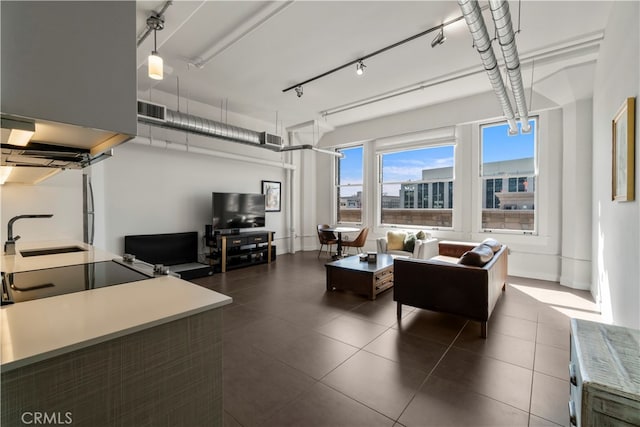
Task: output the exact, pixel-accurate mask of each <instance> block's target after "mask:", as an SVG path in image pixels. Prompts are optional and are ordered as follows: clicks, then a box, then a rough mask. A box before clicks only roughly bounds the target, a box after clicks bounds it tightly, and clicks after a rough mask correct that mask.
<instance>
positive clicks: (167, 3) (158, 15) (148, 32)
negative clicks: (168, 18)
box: [136, 1, 173, 47]
mask: <svg viewBox="0 0 640 427" xmlns="http://www.w3.org/2000/svg"><path fill="white" fill-rule="evenodd" d="M172 4H173V2H172V1H167V2H166V3H165V4H164V5H163V6H162V9H160V11H159V12H155V11H153V12H152V13H151V15H150V16H156V17H160V18H161V17H162V16H163V15H164V13H165V12H166V11H167V9H168V8H169V6H171V5H172ZM152 31H153V27H152V26H150V25H149V24H147V27H146V30H145V31H144V32H143V33H142V34H141V35H140V37H138V41H137V42H136V46H137V47H140V45H141V44H142V42H143V41H144V40H145V39H146V38H147V37H149V34H151V32H152Z"/></svg>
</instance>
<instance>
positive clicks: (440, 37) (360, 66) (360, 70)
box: [282, 5, 489, 97]
mask: <svg viewBox="0 0 640 427" xmlns="http://www.w3.org/2000/svg"><path fill="white" fill-rule="evenodd" d="M488 8H489V6H488V5H487V6H484V7H483V8H482V9H488ZM463 19H464V16H463V15H460V16H457V17H455V18H451V19H449V20H447V21H443V22H441V23H440V24H438V25H436V26H435V27H431V28H429V29H427V30H424V31H422V32H420V33H418V34H414V35H412V36H410V37H407V38H405V39H403V40H400V41H398V42H395V43H392V44H390V45H388V46H385V47H382V48H380V49H378V50H376V51H373V52H371V53H368V54H366V55H361V56H360V59H357V60H353V59H352V60H350V61H349V62H346V63H344V64H342V65H339V66H337V67H334V68H332V69H330V70H329V71H325V72H324V73H322V74H318V75H317V76H315V77H311V78H308V79H307V80H304V81H301V82H299V83H295V84H293V85H291V86H289V87H287V88H285V89H282V92H288V91H290V90H293V89H295V90H296V93H297V94H298V97H300V96H302V85H305V84H307V83H311V82H313V81H315V80H318V79H321V78H323V77H326V76H328V75H330V74H333V73H335V72H337V71H340V70H342V69H344V68H347V67H353V64H354V63H355V64H356V74H358V75H359V76H360V75H362V74H364V69H365V67H366V66H365V65H364V61H366V60H367V59H369V58H372V57H374V56H377V55H380V54H382V53H384V52H387V51H389V50H391V49H394V48H396V47H399V46H402V45H403V44H405V43H409V42H411V41H413V40H415V39H417V38H419V37H424V36H426V35H428V34H432V33H434V32H436V31H438V34H437V35H436V37H435V38H434V39H433V41H432V42H431V47H436V46H437V45H439V44H442V43H444V41H445V40H446V39H447V38H446V37H445V35H444V27H446V26H447V25H451V24H454V23H456V22H458V21H461V20H463ZM298 88H299V90H298Z"/></svg>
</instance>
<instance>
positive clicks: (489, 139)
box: [480, 119, 537, 231]
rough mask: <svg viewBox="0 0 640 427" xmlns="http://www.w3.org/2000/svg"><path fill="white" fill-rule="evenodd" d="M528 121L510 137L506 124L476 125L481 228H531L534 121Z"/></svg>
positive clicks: (533, 190)
mask: <svg viewBox="0 0 640 427" xmlns="http://www.w3.org/2000/svg"><path fill="white" fill-rule="evenodd" d="M529 123H530V124H531V132H530V133H527V134H524V133H522V132H519V134H518V135H514V136H510V135H509V134H508V128H509V127H508V125H507V124H506V123H501V124H497V125H495V124H494V125H484V126H481V128H480V129H481V138H482V142H481V145H482V150H481V152H482V156H481V160H480V161H481V165H480V168H481V180H482V228H483V229H493V230H495V229H497V230H527V231H533V230H534V229H535V201H536V194H535V192H536V176H537V167H536V156H535V153H536V132H537V120H536V119H531V120H530V121H529ZM518 127H519V128H520V124H518Z"/></svg>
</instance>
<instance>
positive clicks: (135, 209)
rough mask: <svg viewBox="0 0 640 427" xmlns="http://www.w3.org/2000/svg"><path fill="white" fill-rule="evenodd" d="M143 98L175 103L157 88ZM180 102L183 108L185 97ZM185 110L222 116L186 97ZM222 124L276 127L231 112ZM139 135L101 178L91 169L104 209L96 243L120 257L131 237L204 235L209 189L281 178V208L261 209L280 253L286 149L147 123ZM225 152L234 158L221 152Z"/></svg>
mask: <svg viewBox="0 0 640 427" xmlns="http://www.w3.org/2000/svg"><path fill="white" fill-rule="evenodd" d="M145 95H146V96H145ZM149 95H150V94H148V93H146V94H139V98H141V99H146V100H149V99H151V101H152V102H156V103H161V104H164V105H166V106H167V107H168V108H171V109H177V108H178V106H177V105H172V104H173V103H174V102H175V97H171V96H168V95H167V94H165V93H162V92H159V91H154V92H153V93H152V94H151V95H152V96H149ZM181 107H182V111H183V112H186V110H185V101H184V99H183V100H182V103H181ZM188 112H189V114H193V115H199V116H202V117H206V118H210V119H212V120H218V121H220V117H221V116H220V110H219V109H217V108H214V107H210V106H207V105H205V104H201V103H198V102H194V101H190V102H189V104H188ZM225 119H226V115H225ZM228 123H229V124H232V125H235V126H242V127H246V128H247V129H251V130H255V131H264V130H267V131H269V132H273V129H271V127H274V126H275V125H272V124H268V123H263V122H259V121H257V120H252V119H250V118H247V117H243V116H239V115H235V114H229V115H228ZM138 135H139V136H138V137H137V138H136V139H135V140H134V141H132V142H129V143H126V144H123V145H120V146H118V147H117V148H116V149H115V154H114V156H113V157H112V158H111V159H109V160H107V161H105V162H102V164H101V165H100V166H101V167H102V168H103V173H102V176H100V175H97V174H94V180H93V181H94V186H95V190H96V199H97V200H99V201H101V202H97V204H98V203H100V204H101V206H102V209H103V211H102V215H103V217H102V218H101V219H99V220H98V224H99V226H98V229H102V228H103V229H104V234H103V236H99V235H97V236H96V241H95V244H96V246H99V247H103V248H105V249H106V250H108V251H111V252H114V253H118V254H120V253H123V251H124V236H125V235H129V234H156V233H174V232H185V231H197V232H198V233H199V234H200V236H202V235H203V234H204V228H205V224H209V223H211V193H212V192H244V193H261V191H262V186H261V181H262V180H269V181H280V182H281V183H282V211H281V212H267V213H266V226H265V229H266V230H270V231H275V233H276V234H275V241H276V245H278V253H283V252H285V251H286V248H287V246H288V242H287V240H286V238H287V237H288V235H289V233H288V227H287V215H286V214H287V212H288V211H289V202H288V197H287V194H288V193H287V192H288V182H287V181H286V179H287V174H286V169H285V167H283V164H284V163H286V159H285V157H284V156H285V155H284V154H281V153H275V152H272V151H269V150H266V149H262V148H257V147H253V146H249V145H244V144H240V143H236V142H230V141H224V140H219V139H216V138H209V137H204V136H199V135H194V134H187V133H185V132H181V131H175V130H171V129H163V128H158V127H152V126H147V125H139V126H138ZM171 148H177V149H178V150H174V149H171ZM190 149H191V150H193V151H194V152H191V151H189V150H190ZM200 149H204V150H206V151H207V152H208V153H210V154H212V155H207V154H203V153H202V152H201V151H200ZM196 151H197V152H196ZM225 154H228V155H229V156H231V157H232V158H228V157H220V156H224V155H225ZM243 159H246V160H243ZM96 175H97V176H96ZM280 243H282V244H280ZM204 252H205V248H204V247H203V246H202V245H201V253H204Z"/></svg>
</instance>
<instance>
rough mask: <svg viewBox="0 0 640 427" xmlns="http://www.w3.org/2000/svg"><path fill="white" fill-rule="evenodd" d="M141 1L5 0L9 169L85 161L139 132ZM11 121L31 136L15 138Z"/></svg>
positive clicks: (0, 103)
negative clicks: (138, 30) (137, 39)
mask: <svg viewBox="0 0 640 427" xmlns="http://www.w3.org/2000/svg"><path fill="white" fill-rule="evenodd" d="M135 7H136V3H135V2H134V1H118V2H110V1H91V2H83V1H69V2H59V1H56V2H50V1H29V2H22V1H7V2H2V14H1V16H0V20H1V25H0V32H1V37H0V44H1V49H0V52H1V54H0V56H1V58H0V59H1V62H2V73H1V75H0V77H1V78H0V83H1V90H0V92H1V93H2V98H0V113H1V116H2V126H1V127H2V139H1V141H0V143H1V157H0V165H1V166H2V167H3V169H8V168H7V167H14V171H18V170H19V171H20V172H24V171H23V170H22V168H37V169H34V172H37V171H38V170H39V171H41V172H40V173H41V174H51V173H52V172H51V170H52V169H62V170H64V169H82V168H84V167H86V166H88V165H90V164H92V163H95V162H96V161H98V160H101V159H103V158H105V157H108V156H109V155H110V152H111V149H112V148H113V147H115V146H117V145H119V144H121V143H123V142H125V141H127V140H129V139H131V138H132V137H133V136H134V135H135V134H136V130H137V120H136V115H135V101H136V87H137V80H136V46H135V43H131V40H134V39H135V35H136V22H135ZM96 17H98V18H96ZM114 22H115V23H117V24H118V25H117V31H114V27H113V23H114ZM79 35H81V36H79ZM33 40H38V42H37V43H34V42H33ZM12 129H19V130H20V131H22V132H21V133H22V134H23V136H24V134H30V133H32V134H31V135H30V138H29V142H28V143H27V141H26V139H25V140H22V141H21V140H20V139H15V138H11V141H10V140H9V134H10V133H11V130H12ZM26 136H28V135H26ZM11 175H13V172H12V173H11ZM16 175H18V174H17V173H16ZM22 175H27V174H24V173H23V174H22ZM6 182H14V181H13V179H12V177H11V176H9V178H8V179H7V181H6Z"/></svg>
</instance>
